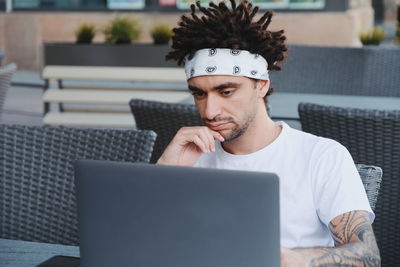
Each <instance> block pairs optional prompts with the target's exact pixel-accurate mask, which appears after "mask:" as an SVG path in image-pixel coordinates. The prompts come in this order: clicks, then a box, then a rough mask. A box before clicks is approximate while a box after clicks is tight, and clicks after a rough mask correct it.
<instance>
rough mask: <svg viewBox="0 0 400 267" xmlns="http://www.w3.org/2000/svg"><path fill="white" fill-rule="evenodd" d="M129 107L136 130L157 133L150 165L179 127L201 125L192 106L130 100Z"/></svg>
mask: <svg viewBox="0 0 400 267" xmlns="http://www.w3.org/2000/svg"><path fill="white" fill-rule="evenodd" d="M129 105H130V107H131V110H132V113H133V116H134V117H135V120H136V126H137V127H138V129H143V130H153V131H154V132H156V133H157V139H156V142H155V144H154V149H153V154H152V156H151V159H150V162H151V163H154V162H156V161H157V160H158V158H159V157H160V156H161V154H162V153H163V151H164V149H165V148H166V147H167V145H168V144H169V142H170V141H171V140H172V138H173V137H174V136H175V134H176V132H177V131H178V130H179V129H180V128H181V127H183V126H196V125H202V124H203V123H202V121H201V118H200V115H199V112H198V111H197V108H196V107H195V106H194V105H185V104H171V103H162V102H155V101H147V100H142V99H132V100H131V101H130V103H129Z"/></svg>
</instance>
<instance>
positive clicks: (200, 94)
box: [192, 91, 204, 97]
mask: <svg viewBox="0 0 400 267" xmlns="http://www.w3.org/2000/svg"><path fill="white" fill-rule="evenodd" d="M192 95H193V96H194V97H202V96H204V92H202V91H192Z"/></svg>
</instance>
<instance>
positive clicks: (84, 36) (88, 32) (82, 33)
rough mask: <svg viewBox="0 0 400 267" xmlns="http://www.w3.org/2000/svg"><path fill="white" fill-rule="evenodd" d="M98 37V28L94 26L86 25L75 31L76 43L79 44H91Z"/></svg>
mask: <svg viewBox="0 0 400 267" xmlns="http://www.w3.org/2000/svg"><path fill="white" fill-rule="evenodd" d="M95 35H96V28H95V26H94V25H92V24H89V23H84V24H82V25H80V26H79V27H78V29H76V31H75V36H76V42H77V43H78V44H90V43H91V42H92V40H93V38H94V36H95Z"/></svg>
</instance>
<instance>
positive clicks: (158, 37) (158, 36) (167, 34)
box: [150, 23, 172, 44]
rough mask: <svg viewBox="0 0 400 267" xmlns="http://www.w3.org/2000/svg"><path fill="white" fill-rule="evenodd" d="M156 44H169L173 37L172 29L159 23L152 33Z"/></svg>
mask: <svg viewBox="0 0 400 267" xmlns="http://www.w3.org/2000/svg"><path fill="white" fill-rule="evenodd" d="M150 33H151V37H153V42H154V44H168V42H169V40H171V37H172V28H171V26H170V25H168V24H165V23H157V24H155V25H154V26H153V28H152V29H151V31H150Z"/></svg>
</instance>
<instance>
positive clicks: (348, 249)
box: [294, 242, 381, 267]
mask: <svg viewBox="0 0 400 267" xmlns="http://www.w3.org/2000/svg"><path fill="white" fill-rule="evenodd" d="M294 250H295V251H296V252H299V253H300V254H302V255H304V256H305V257H306V258H309V259H311V260H310V262H309V266H310V267H317V266H318V267H331V266H363V267H364V266H368V267H369V266H371V267H372V266H381V259H380V256H379V250H377V249H373V248H372V249H371V246H368V245H366V244H364V243H361V242H357V243H353V244H351V243H350V244H346V245H342V246H339V247H334V248H299V249H294Z"/></svg>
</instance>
